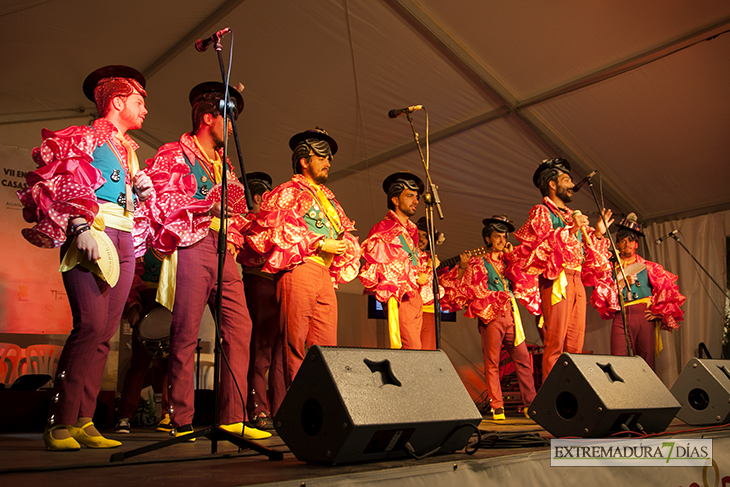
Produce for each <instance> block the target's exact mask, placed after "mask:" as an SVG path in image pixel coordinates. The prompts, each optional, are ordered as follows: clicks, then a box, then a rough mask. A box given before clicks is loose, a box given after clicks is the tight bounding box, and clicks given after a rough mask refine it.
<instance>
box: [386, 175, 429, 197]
mask: <svg viewBox="0 0 730 487" xmlns="http://www.w3.org/2000/svg"><path fill="white" fill-rule="evenodd" d="M398 179H405V180H406V181H413V182H414V183H416V184H417V185H418V194H423V192H424V190H425V189H426V186H425V185H424V184H423V181H422V180H421V178H419V177H418V176H416V175H415V174H413V173H412V172H408V171H401V172H394V173H393V174H391V175H390V176H388V177H387V178H385V180H383V191H385V194H388V192H389V191H390V187H391V186H392V185H393V183H394V182H396V181H397V180H398Z"/></svg>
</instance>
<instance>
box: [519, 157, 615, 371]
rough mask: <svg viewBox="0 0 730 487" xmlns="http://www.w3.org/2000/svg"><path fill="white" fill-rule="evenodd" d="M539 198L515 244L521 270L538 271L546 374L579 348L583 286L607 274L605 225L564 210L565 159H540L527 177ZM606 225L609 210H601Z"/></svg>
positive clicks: (568, 195) (568, 197)
mask: <svg viewBox="0 0 730 487" xmlns="http://www.w3.org/2000/svg"><path fill="white" fill-rule="evenodd" d="M532 182H533V184H534V185H535V187H537V188H539V189H540V192H541V193H542V196H543V200H542V203H540V204H538V205H536V206H534V207H533V208H532V210H530V216H529V217H528V219H527V222H525V224H524V225H523V226H522V228H520V229H519V230H517V232H515V237H517V238H518V239H519V240H520V241H521V242H522V245H520V246H518V247H517V248H516V249H515V252H516V255H515V259H517V261H518V264H519V265H520V266H521V268H522V270H523V271H524V272H525V273H527V274H531V275H537V276H539V279H540V280H539V286H540V297H541V300H542V305H541V306H542V316H543V318H544V327H545V333H544V339H543V341H544V344H545V351H544V352H543V361H542V374H543V379H544V378H546V377H547V376H548V374H549V373H550V370H551V369H552V368H553V365H555V362H556V361H557V360H558V357H559V356H560V354H562V353H563V352H569V353H580V352H582V351H583V339H584V338H585V326H586V293H585V287H584V286H595V285H596V284H597V283H598V282H599V281H601V280H603V279H608V278H610V273H611V265H610V263H609V261H608V258H609V253H608V245H609V242H608V239H604V238H603V235H604V233H606V225H604V221H603V219H601V220H599V222H598V224H597V225H596V228H595V229H593V228H592V227H590V226H589V225H588V223H589V221H588V217H586V216H585V215H582V214H580V212H577V211H576V212H574V211H572V210H570V209H569V208H568V207H567V206H566V203H570V202H571V201H572V199H573V180H572V178H571V176H570V164H569V163H568V161H566V160H565V159H546V160H544V161H542V162H541V163H540V165H539V166H538V168H537V170H536V171H535V174H534V175H533V177H532ZM603 216H604V218H605V220H606V222H608V224H609V225H610V224H611V223H612V222H613V220H610V218H611V210H606V209H604V210H603Z"/></svg>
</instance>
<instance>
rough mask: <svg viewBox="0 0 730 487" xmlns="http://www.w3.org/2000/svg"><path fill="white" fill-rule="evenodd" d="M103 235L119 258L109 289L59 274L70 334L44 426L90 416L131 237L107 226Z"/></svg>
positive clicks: (126, 280)
mask: <svg viewBox="0 0 730 487" xmlns="http://www.w3.org/2000/svg"><path fill="white" fill-rule="evenodd" d="M105 233H106V234H107V235H108V236H109V238H110V239H111V240H112V242H113V243H114V247H115V248H116V249H117V253H118V254H119V265H120V275H119V281H118V282H117V285H116V286H114V287H110V286H109V285H108V284H107V283H106V282H104V281H102V280H101V279H100V278H98V277H96V276H95V275H94V274H93V273H91V272H90V271H88V270H86V269H84V268H83V267H81V266H76V267H74V268H73V269H71V270H70V271H67V272H64V273H63V275H62V277H63V286H64V288H65V289H66V294H67V295H68V301H69V304H70V305H71V314H72V316H73V329H72V330H71V334H70V335H69V337H68V339H67V340H66V344H65V345H64V347H63V352H61V357H60V359H59V361H58V372H57V375H56V377H55V384H54V392H55V395H54V398H53V399H52V400H51V408H50V411H49V414H50V417H49V419H48V423H49V425H52V424H74V423H76V421H77V420H78V418H91V417H93V416H94V411H95V410H96V397H97V396H98V395H99V390H100V389H101V381H102V378H103V375H104V366H105V365H106V359H107V356H108V355H109V340H111V338H112V336H114V333H115V332H116V330H117V328H118V327H119V320H120V319H121V317H122V311H123V310H124V302H125V301H126V299H127V296H128V295H129V290H130V288H131V287H132V277H133V276H134V244H133V242H132V234H131V233H129V232H123V231H121V230H115V229H113V228H109V227H107V228H106V230H105ZM70 245H71V242H70V240H69V241H67V242H66V244H64V245H63V247H61V258H63V256H64V255H65V253H66V250H67V249H68V248H69V246H70Z"/></svg>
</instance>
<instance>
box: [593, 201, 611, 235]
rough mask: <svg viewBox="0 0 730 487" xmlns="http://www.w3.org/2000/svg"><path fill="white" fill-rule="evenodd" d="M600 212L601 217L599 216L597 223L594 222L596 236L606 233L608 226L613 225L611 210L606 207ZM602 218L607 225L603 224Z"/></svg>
mask: <svg viewBox="0 0 730 487" xmlns="http://www.w3.org/2000/svg"><path fill="white" fill-rule="evenodd" d="M601 214H602V215H603V218H600V219H599V220H598V223H597V224H596V232H595V234H594V235H595V236H596V238H601V237H603V234H604V233H606V231H607V230H608V227H610V226H611V225H613V220H612V219H611V216H612V215H613V211H611V210H609V209H608V208H604V209H603V211H601ZM604 219H605V220H606V223H608V227H607V226H606V225H604V224H603V220H604Z"/></svg>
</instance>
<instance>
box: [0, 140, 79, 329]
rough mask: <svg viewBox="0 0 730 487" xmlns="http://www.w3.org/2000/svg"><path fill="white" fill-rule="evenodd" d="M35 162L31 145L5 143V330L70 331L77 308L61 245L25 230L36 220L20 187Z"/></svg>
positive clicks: (0, 283) (0, 197) (0, 248)
mask: <svg viewBox="0 0 730 487" xmlns="http://www.w3.org/2000/svg"><path fill="white" fill-rule="evenodd" d="M38 138H39V142H40V136H39V137H38ZM35 167H36V164H35V162H33V159H31V157H30V151H29V150H27V149H21V148H18V147H10V146H0V204H2V209H1V210H0V255H1V256H2V265H0V333H31V334H33V333H38V334H68V333H69V332H70V331H71V310H70V308H69V305H68V299H66V291H65V290H64V288H63V282H62V281H61V274H60V273H59V272H58V265H59V250H58V249H41V248H38V247H35V246H33V245H31V244H30V243H29V242H28V241H26V240H25V239H24V238H23V236H22V235H21V234H20V230H21V229H23V228H27V227H30V224H29V223H26V221H25V220H23V213H22V209H23V207H22V205H21V204H20V201H18V197H17V196H16V195H15V192H16V191H18V190H20V189H23V188H25V187H26V184H25V174H26V172H27V171H32V170H33V169H35Z"/></svg>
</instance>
